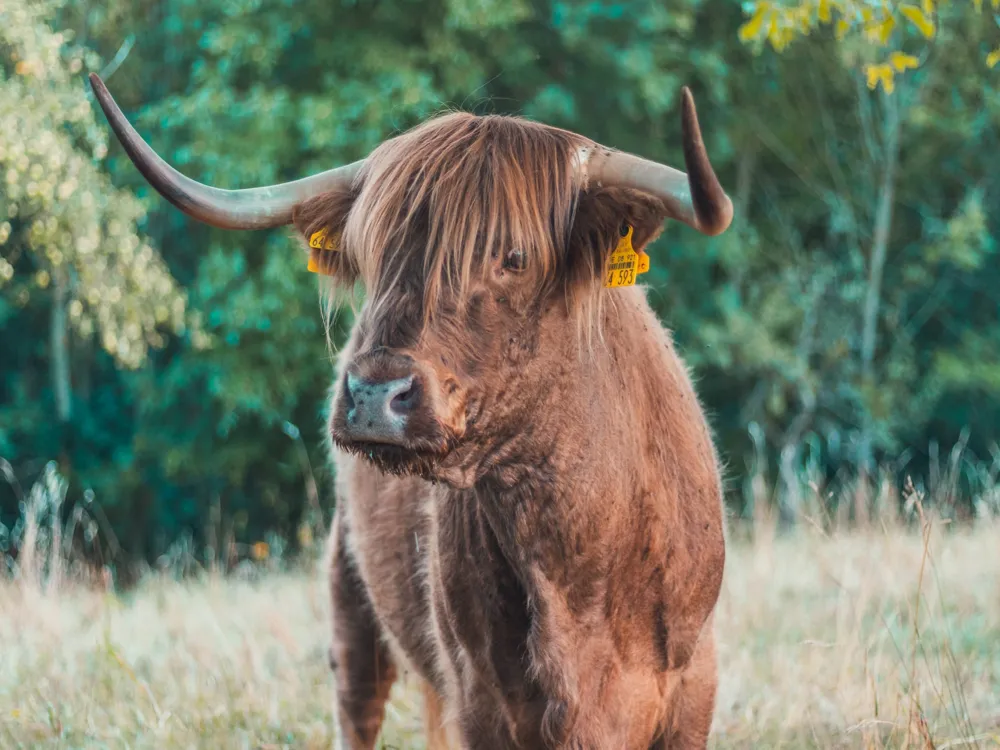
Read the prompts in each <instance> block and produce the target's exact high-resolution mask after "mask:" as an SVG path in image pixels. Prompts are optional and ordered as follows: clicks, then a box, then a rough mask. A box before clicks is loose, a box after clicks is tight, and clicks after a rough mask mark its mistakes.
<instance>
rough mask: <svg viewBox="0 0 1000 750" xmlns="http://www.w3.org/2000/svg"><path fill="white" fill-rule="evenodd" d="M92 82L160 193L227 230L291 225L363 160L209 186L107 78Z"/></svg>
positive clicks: (140, 166)
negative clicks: (151, 137)
mask: <svg viewBox="0 0 1000 750" xmlns="http://www.w3.org/2000/svg"><path fill="white" fill-rule="evenodd" d="M90 85H91V87H93V89H94V94H95V95H96V96H97V101H98V102H100V104H101V109H103V110H104V114H105V116H106V117H107V118H108V122H109V123H111V127H112V129H113V130H114V131H115V135H116V136H118V140H119V141H121V144H122V146H124V147H125V151H126V152H127V153H128V155H129V158H130V159H131V160H132V163H133V164H135V166H136V167H137V168H138V170H139V171H140V172H142V175H143V177H145V178H146V180H147V181H148V182H149V184H150V185H152V186H153V187H154V188H156V190H157V192H159V194H160V195H162V196H163V197H164V198H166V199H167V200H168V201H170V202H171V203H173V204H174V205H175V206H177V208H179V209H180V210H181V211H183V212H184V213H186V214H187V215H188V216H191V217H193V218H195V219H198V220H199V221H203V222H205V223H206V224H211V225H212V226H214V227H220V228H222V229H269V228H271V227H279V226H284V225H286V224H290V223H291V220H292V208H294V207H295V206H296V205H297V204H299V203H301V202H302V201H304V200H306V199H307V198H311V197H312V196H314V195H318V194H320V193H324V192H327V191H329V190H333V189H335V188H338V187H341V186H345V185H349V184H350V183H351V181H352V180H353V179H354V177H355V175H357V173H358V171H359V169H360V168H361V166H362V164H364V160H363V159H362V160H360V161H356V162H353V163H352V164H347V165H345V166H342V167H336V168H335V169H329V170H327V171H325V172H320V173H319V174H314V175H311V176H309V177H304V178H302V179H300V180H295V181H294V182H284V183H280V184H278V185H268V186H266V187H257V188H248V189H245V190H223V189H221V188H214V187H209V186H208V185H203V184H201V183H200V182H195V181H194V180H192V179H191V178H189V177H185V176H184V175H182V174H181V173H180V172H178V171H177V170H176V169H174V168H173V167H171V166H170V165H169V164H167V163H166V162H165V161H164V160H163V159H161V158H160V157H159V156H158V155H157V154H156V152H155V151H153V149H152V148H150V147H149V145H148V144H147V143H146V142H145V141H144V140H143V139H142V138H141V137H140V136H139V134H138V133H137V132H136V131H135V128H133V127H132V125H131V124H129V121H128V120H127V119H126V118H125V115H123V114H122V111H121V109H119V108H118V105H117V104H116V103H115V100H114V99H113V98H112V96H111V93H110V92H109V91H108V88H107V86H105V85H104V81H102V80H101V79H100V77H99V76H98V75H96V74H95V73H91V74H90Z"/></svg>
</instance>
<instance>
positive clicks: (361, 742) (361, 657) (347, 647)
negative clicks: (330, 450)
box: [330, 503, 396, 750]
mask: <svg viewBox="0 0 1000 750" xmlns="http://www.w3.org/2000/svg"><path fill="white" fill-rule="evenodd" d="M342 507H343V504H342V503H338V505H337V510H336V511H335V513H334V519H333V528H332V529H331V548H330V553H331V555H330V594H331V599H332V610H333V611H332V615H333V640H332V643H331V645H330V667H331V668H332V669H333V672H334V675H335V678H336V683H337V723H338V725H339V729H340V742H339V746H340V747H341V748H342V749H343V750H371V748H374V747H375V741H376V740H377V739H378V735H379V731H380V730H381V728H382V719H383V716H384V712H385V703H386V701H387V700H388V698H389V691H390V690H391V689H392V685H393V683H394V682H395V680H396V668H395V666H394V665H393V662H392V659H391V657H390V655H389V651H388V649H387V648H386V646H385V643H384V641H383V639H382V633H381V629H380V627H379V625H378V622H377V621H376V619H375V615H374V613H373V612H372V607H371V601H370V599H369V597H368V593H367V591H366V590H365V586H364V583H363V581H362V580H361V578H360V577H359V575H358V572H357V568H356V566H355V563H354V561H353V560H352V559H351V558H350V550H349V545H348V544H347V535H348V533H349V530H348V528H347V526H346V524H345V523H344V519H343V515H342V511H341V508H342Z"/></svg>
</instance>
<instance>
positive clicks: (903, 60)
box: [889, 52, 920, 73]
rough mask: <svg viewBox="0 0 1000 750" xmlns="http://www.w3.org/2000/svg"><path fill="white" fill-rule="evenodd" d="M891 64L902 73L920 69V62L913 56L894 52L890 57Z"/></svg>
mask: <svg viewBox="0 0 1000 750" xmlns="http://www.w3.org/2000/svg"><path fill="white" fill-rule="evenodd" d="M889 64H890V65H892V67H894V68H895V69H896V70H898V71H899V72H900V73H902V72H904V71H905V70H906V69H907V68H916V67H918V66H919V65H920V60H918V59H917V58H916V57H914V56H913V55H907V54H904V53H902V52H893V53H892V54H891V55H889Z"/></svg>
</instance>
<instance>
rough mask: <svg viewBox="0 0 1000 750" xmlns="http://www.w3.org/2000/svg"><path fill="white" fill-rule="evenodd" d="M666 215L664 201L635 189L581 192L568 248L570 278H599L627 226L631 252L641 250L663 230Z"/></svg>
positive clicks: (602, 189) (580, 280) (578, 279)
mask: <svg viewBox="0 0 1000 750" xmlns="http://www.w3.org/2000/svg"><path fill="white" fill-rule="evenodd" d="M668 216H669V214H668V212H667V208H666V206H665V205H664V204H663V201H661V200H660V199H659V198H656V197H654V196H652V195H650V194H648V193H643V192H641V191H638V190H632V189H630V188H618V187H606V188H605V187H598V188H593V189H590V190H585V191H583V192H582V193H581V194H580V200H579V204H578V206H577V211H576V221H575V222H574V224H573V232H572V237H571V241H570V245H569V258H568V259H567V266H568V269H567V270H568V271H569V276H570V279H571V280H572V281H575V282H585V281H587V280H593V279H594V278H596V277H600V276H602V275H603V271H604V263H605V260H606V259H607V257H608V255H609V254H610V253H611V251H613V250H614V249H615V247H617V246H618V240H619V239H620V238H621V236H622V233H621V232H622V229H623V228H624V227H627V226H628V225H631V227H632V247H633V249H634V250H635V251H636V252H639V251H641V250H643V249H644V248H645V247H646V246H647V245H648V244H649V243H650V242H652V241H653V240H655V239H656V238H657V236H659V234H660V232H662V231H663V222H664V221H665V220H666V218H667V217H668Z"/></svg>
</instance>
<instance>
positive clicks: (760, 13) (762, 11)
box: [738, 3, 768, 42]
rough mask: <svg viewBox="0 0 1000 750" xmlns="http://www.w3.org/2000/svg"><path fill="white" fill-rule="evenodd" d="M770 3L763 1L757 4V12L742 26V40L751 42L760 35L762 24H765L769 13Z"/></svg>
mask: <svg viewBox="0 0 1000 750" xmlns="http://www.w3.org/2000/svg"><path fill="white" fill-rule="evenodd" d="M767 11H768V3H761V4H760V5H758V6H757V12H756V13H754V14H753V17H752V18H751V19H750V20H749V21H747V22H746V23H745V24H743V25H742V26H740V30H739V32H738V33H739V37H740V41H741V42H749V41H750V40H751V39H756V38H757V37H758V36H760V29H761V26H762V25H763V24H764V17H765V16H766V15H767Z"/></svg>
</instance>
